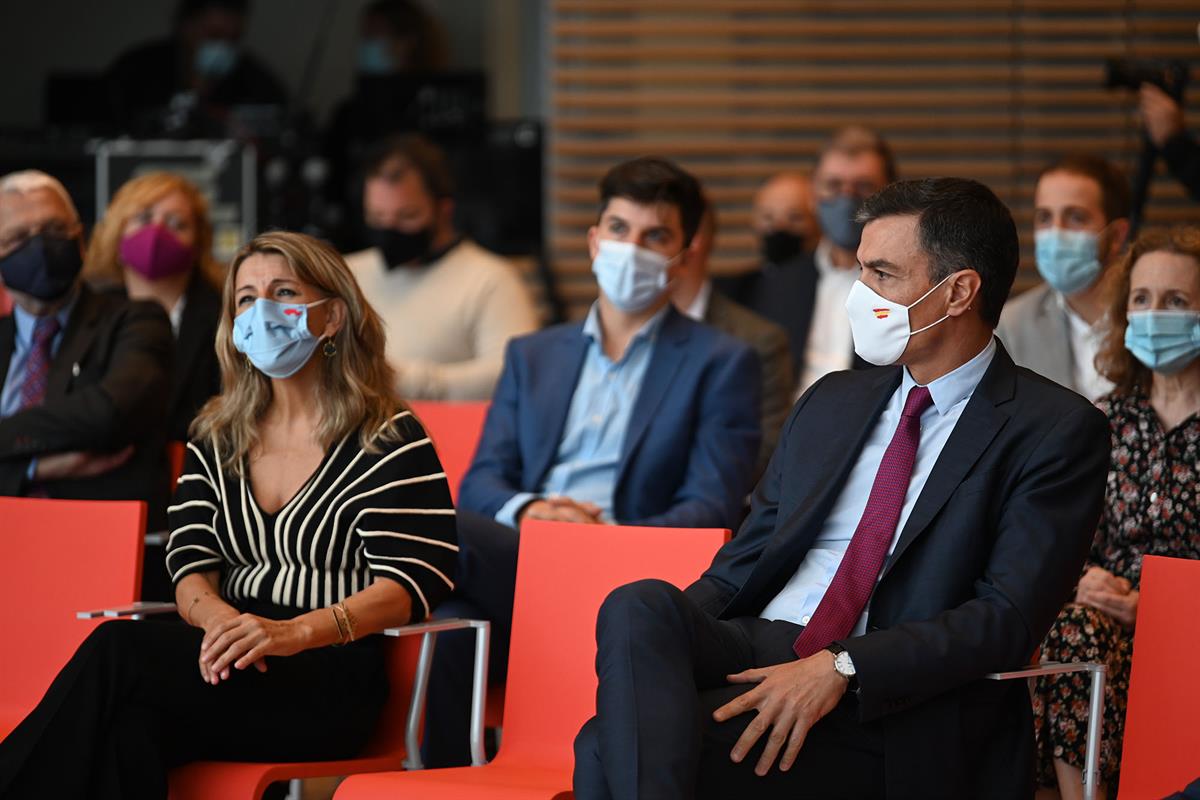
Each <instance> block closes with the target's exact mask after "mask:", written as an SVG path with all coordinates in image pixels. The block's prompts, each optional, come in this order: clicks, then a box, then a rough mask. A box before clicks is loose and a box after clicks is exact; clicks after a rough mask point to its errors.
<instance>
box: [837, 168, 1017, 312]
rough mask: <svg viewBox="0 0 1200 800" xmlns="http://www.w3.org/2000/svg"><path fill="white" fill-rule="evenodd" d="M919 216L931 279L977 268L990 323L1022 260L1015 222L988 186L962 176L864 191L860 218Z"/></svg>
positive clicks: (920, 237)
mask: <svg viewBox="0 0 1200 800" xmlns="http://www.w3.org/2000/svg"><path fill="white" fill-rule="evenodd" d="M897 216H915V217H917V238H918V241H919V242H920V244H921V249H922V250H924V251H925V253H926V254H927V255H928V256H929V279H930V281H932V282H933V283H937V282H938V281H940V280H942V279H944V278H945V277H946V276H947V275H950V274H951V273H954V272H957V271H959V270H960V269H973V270H975V271H976V272H978V273H979V277H980V279H981V286H980V288H979V303H980V306H979V315H980V316H981V317H983V319H984V320H986V321H987V322H988V324H990V325H991V326H992V327H993V328H994V327H996V325H997V324H999V322H1000V309H1002V308H1003V307H1004V301H1005V300H1007V299H1008V293H1009V291H1010V290H1011V289H1012V284H1013V279H1014V278H1016V276H1017V264H1018V263H1019V262H1020V259H1021V253H1020V246H1019V245H1018V242H1017V226H1016V224H1015V223H1014V222H1013V218H1012V214H1011V213H1010V212H1009V210H1008V206H1006V205H1004V203H1002V202H1000V198H999V197H996V195H995V193H993V192H992V190H991V189H989V188H988V187H986V186H984V185H983V184H982V183H979V182H978V181H972V180H968V179H966V178H925V179H923V180H914V181H899V182H897V183H893V184H890V185H889V186H887V187H886V188H884V189H882V190H881V191H879V192H877V193H876V194H873V195H871V196H870V197H868V198H867V199H866V200H865V201H864V202H863V205H862V209H861V210H859V212H858V220H859V222H864V223H866V222H871V221H872V220H877V219H882V218H884V217H897Z"/></svg>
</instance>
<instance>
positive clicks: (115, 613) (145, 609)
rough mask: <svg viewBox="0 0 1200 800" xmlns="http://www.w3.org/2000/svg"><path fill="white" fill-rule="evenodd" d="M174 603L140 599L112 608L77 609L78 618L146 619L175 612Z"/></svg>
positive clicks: (76, 615) (76, 616)
mask: <svg viewBox="0 0 1200 800" xmlns="http://www.w3.org/2000/svg"><path fill="white" fill-rule="evenodd" d="M174 613H175V604H174V603H161V602H158V601H154V600H139V601H137V602H136V603H130V604H129V605H127V606H114V607H112V608H97V609H93V610H91V611H76V612H75V618H76V619H97V618H99V617H104V618H106V619H119V618H120V617H129V618H130V619H145V618H146V617H148V616H150V615H151V614H174Z"/></svg>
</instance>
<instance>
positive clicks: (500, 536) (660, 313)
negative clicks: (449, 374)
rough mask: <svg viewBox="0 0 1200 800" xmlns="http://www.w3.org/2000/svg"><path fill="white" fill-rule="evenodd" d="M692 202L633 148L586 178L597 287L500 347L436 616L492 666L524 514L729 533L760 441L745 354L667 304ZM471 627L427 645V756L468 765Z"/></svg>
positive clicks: (752, 361)
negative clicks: (452, 571)
mask: <svg viewBox="0 0 1200 800" xmlns="http://www.w3.org/2000/svg"><path fill="white" fill-rule="evenodd" d="M703 209H704V200H703V197H702V195H701V193H700V186H699V184H698V183H697V182H696V179H695V178H693V177H692V176H691V175H689V174H688V173H686V172H684V171H683V170H681V169H680V168H679V167H677V166H676V165H675V164H673V163H671V162H670V161H666V160H664V159H660V158H639V159H635V160H633V161H628V162H625V163H623V164H619V165H618V166H616V167H614V168H612V169H611V170H609V172H608V174H606V175H605V176H604V178H603V179H602V180H601V182H600V216H599V219H598V220H597V222H596V224H595V225H594V226H593V227H592V228H591V229H590V230H589V231H588V235H587V241H588V251H589V253H590V255H591V257H592V271H593V272H594V273H595V275H596V279H597V281H598V282H599V284H600V297H599V299H598V300H597V301H596V303H595V304H594V305H593V306H592V309H591V311H590V312H589V313H588V316H587V319H586V320H585V321H584V322H583V323H571V324H565V325H559V326H556V327H553V328H550V329H548V330H545V331H541V332H540V333H535V334H533V335H531V336H525V337H521V338H519V339H516V340H514V341H513V342H512V344H510V345H509V347H508V353H507V355H506V357H505V362H504V374H503V375H502V376H501V378H500V383H499V385H498V386H497V387H496V395H495V397H494V398H493V399H492V406H491V409H490V411H489V412H488V417H487V422H486V424H485V426H484V431H483V437H482V440H481V441H480V444H479V449H478V451H477V452H476V454H475V460H474V463H472V465H471V469H470V470H469V471H468V473H467V475H466V476H465V477H464V479H463V483H462V489H461V491H460V493H459V524H458V531H459V537H460V539H461V542H462V549H461V551H460V554H459V581H458V584H457V586H456V587H455V594H454V596H453V597H452V598H451V600H450V601H449V602H448V604H447V606H446V608H445V609H443V611H442V612H441V614H444V615H446V616H458V617H474V618H482V619H488V620H491V621H492V665H493V666H494V667H495V670H494V671H493V675H494V676H497V677H499V676H502V675H503V674H504V670H505V668H506V665H507V661H508V635H509V631H510V629H511V625H512V602H513V590H514V584H515V578H516V566H517V544H518V533H517V529H518V528H519V527H520V525H521V521H522V520H524V519H543V520H562V521H567V522H578V523H586V524H604V523H618V524H623V525H657V526H669V527H683V528H725V527H734V526H736V525H737V522H738V520H740V519H741V517H742V513H743V504H744V502H745V498H746V493H747V492H748V491H749V490H750V486H751V478H752V476H753V474H754V467H755V459H756V458H757V457H758V449H759V443H760V438H761V437H760V423H759V413H760V411H759V410H760V408H761V403H760V399H759V387H760V386H761V374H760V373H761V369H760V366H759V360H758V357H757V355H755V353H754V350H753V349H752V348H751V347H750V346H749V345H747V344H744V343H742V342H741V341H739V340H737V339H734V338H733V337H731V336H728V335H726V334H724V333H721V332H720V331H718V330H716V329H714V328H711V327H709V326H707V325H702V324H700V323H697V322H694V321H693V320H691V319H688V318H687V317H685V316H684V315H682V314H680V313H678V312H677V311H676V310H675V309H674V307H673V306H672V305H671V303H670V295H671V291H670V288H669V287H670V283H671V281H672V280H673V279H674V278H675V277H676V276H677V275H678V274H679V272H680V270H681V269H682V267H681V266H680V262H681V261H682V260H684V259H686V258H687V257H688V245H689V244H690V243H691V241H692V238H693V237H694V236H695V234H696V230H697V228H698V226H699V224H700V216H701V213H702V212H703ZM473 649H474V644H473V637H472V636H470V635H468V636H448V635H445V634H443V635H442V636H440V637H439V639H438V646H437V650H436V651H435V654H434V659H435V663H434V667H433V671H432V677H431V682H430V690H429V691H430V693H429V706H428V711H427V713H426V718H425V743H426V752H427V755H428V759H427V762H428V763H429V764H430V765H434V766H449V765H453V764H465V763H468V761H469V757H468V748H467V738H468V737H467V732H468V730H469V726H468V724H467V723H468V718H469V712H470V707H469V701H470V678H471V654H472V652H473Z"/></svg>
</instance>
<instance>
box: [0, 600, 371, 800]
mask: <svg viewBox="0 0 1200 800" xmlns="http://www.w3.org/2000/svg"><path fill="white" fill-rule="evenodd" d="M294 613H295V612H294V610H293V611H292V612H291V614H294ZM289 615H290V614H289ZM264 616H265V614H264ZM203 637H204V632H203V631H202V630H200V629H198V628H193V627H191V626H189V625H185V624H183V623H182V622H179V621H173V622H167V621H144V622H132V621H124V620H122V621H115V622H107V623H105V624H103V625H101V626H99V627H98V628H96V630H95V631H93V632H92V634H91V635H90V636H89V637H88V638H87V639H86V640H85V641H84V642H83V644H81V645H80V646H79V649H78V650H77V651H76V653H75V655H74V656H73V657H72V658H71V660H70V661H69V662H67V665H66V666H65V667H63V669H62V671H61V672H60V673H59V674H58V677H57V678H55V680H54V683H53V684H51V686H50V688H49V689H48V690H47V692H46V696H45V697H44V698H42V701H41V702H40V703H39V704H38V706H37V708H35V709H34V710H33V711H32V712H31V713H30V714H29V716H28V717H26V718H25V720H24V721H23V722H22V723H21V724H20V725H19V726H18V727H17V728H16V730H14V731H13V732H12V733H11V734H10V735H9V736H8V738H7V739H5V740H4V741H3V742H0V797H4V798H6V799H7V800H23V798H55V800H69V799H70V798H104V799H106V800H107V798H113V799H114V800H115V799H116V798H125V800H141V798H156V800H162V799H163V798H166V796H167V771H168V769H170V768H171V767H173V766H177V765H179V764H183V763H186V762H188V761H195V760H201V759H205V760H207V759H216V760H229V761H318V760H327V759H340V758H350V757H353V756H354V755H356V754H357V753H358V752H359V751H360V750H361V748H362V747H363V745H364V744H365V743H366V741H367V739H368V738H369V737H370V735H371V732H372V731H373V730H374V726H375V721H376V719H377V717H378V714H379V710H380V708H381V707H382V705H383V703H384V701H385V700H386V699H387V673H386V666H385V662H384V658H383V648H382V641H381V640H380V638H379V637H375V636H372V637H368V638H366V639H364V640H362V641H360V642H356V643H354V644H351V645H348V646H346V647H340V648H333V647H325V648H321V649H318V650H309V651H305V652H303V653H299V654H297V655H294V656H289V657H287V658H269V659H268V662H267V663H268V669H267V671H266V672H265V673H260V672H259V671H258V670H256V669H253V668H251V669H247V670H231V673H232V674H231V676H230V679H229V680H228V681H222V682H221V683H219V684H218V685H216V686H212V685H210V684H207V683H205V682H204V681H203V680H202V679H201V677H200V670H199V666H198V663H199V655H200V641H201V639H203ZM9 657H11V658H14V659H15V658H17V657H19V654H15V653H14V654H10V656H9Z"/></svg>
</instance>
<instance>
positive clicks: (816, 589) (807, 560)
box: [759, 338, 996, 636]
mask: <svg viewBox="0 0 1200 800" xmlns="http://www.w3.org/2000/svg"><path fill="white" fill-rule="evenodd" d="M995 354H996V340H995V338H993V339H992V340H991V341H989V342H988V344H987V346H986V347H984V348H983V350H982V351H980V353H979V354H978V355H977V356H975V357H974V358H972V359H971V360H970V361H968V362H967V363H965V364H963V365H962V366H960V367H959V368H958V369H956V370H954V371H953V372H950V373H947V374H945V375H943V376H942V377H940V378H938V379H937V380H935V381H933V382H931V383H930V384H929V386H928V388H929V394H930V396H931V397H932V398H933V405H931V406H930V407H929V408H928V409H926V410H925V413H924V414H922V415H921V442H920V445H919V446H918V447H917V457H916V460H915V462H914V463H913V471H912V477H911V478H910V479H909V482H908V491H907V492H906V493H905V495H904V508H903V509H902V510H901V511H900V522H899V523H898V524H897V525H896V531H895V533H893V534H892V542H891V544H890V545H889V547H888V555H891V552H892V550H894V549H895V547H896V541H897V540H898V539H899V538H900V532H901V531H903V530H904V525H905V523H906V522H908V516H909V514H911V513H912V510H913V506H914V505H916V502H917V498H918V497H920V496H921V490H922V489H924V488H925V481H926V480H928V478H929V473H930V471H932V470H933V465H934V464H935V463H937V460H938V456H939V455H941V452H942V448H943V447H945V446H946V441H947V440H948V439H949V438H950V434H951V433H952V432H953V431H954V426H955V424H956V423H957V422H958V418H959V417H961V416H962V412H963V409H964V408H966V407H967V401H968V400H970V399H971V395H972V394H974V392H975V387H976V386H978V385H979V381H980V380H981V379H982V378H983V374H984V373H985V372H987V368H988V366H989V365H990V364H991V363H992V357H993V356H994V355H995ZM916 385H917V382H916V381H915V380H913V377H912V375H910V374H909V372H908V369H907V368H905V370H904V376H903V378H902V379H901V381H900V387H899V388H898V389H896V391H895V392H894V393H893V394H892V397H891V399H890V400H889V401H888V404H887V406H886V407H885V408H884V410H883V414H882V416H880V418H879V422H878V423H876V425H875V429H874V430H873V431H872V432H871V435H870V437H869V438H868V439H867V443H866V445H865V446H864V447H863V449H862V452H861V453H860V454H859V456H858V462H857V463H856V464H855V465H854V468H853V469H852V470H851V471H850V477H849V479H848V480H847V481H846V485H845V487H843V489H842V493H841V495H840V496H839V497H838V499H837V503H835V504H834V507H833V511H832V512H830V514H829V517H828V519H826V520H825V525H824V527H823V528H822V529H821V532H820V533H819V534H818V535H817V538H816V540H815V541H814V542H813V545H812V547H811V548H810V549H809V551H808V554H807V555H806V556H805V557H804V561H802V562H800V566H799V568H798V569H797V570H796V573H795V574H794V575H792V577H791V579H790V580H789V581H788V582H787V585H786V586H784V587H783V590H782V591H780V592H779V594H777V595H776V596H775V598H774V599H773V600H772V601H771V602H770V603H768V604H767V607H766V608H764V609H763V610H762V613H761V614H760V615H759V616H760V617H762V618H763V619H772V620H776V619H781V620H787V621H788V622H794V623H797V624H799V625H807V624H808V622H809V620H810V619H811V618H812V615H813V613H814V612H815V611H816V610H817V606H818V605H819V604H820V602H821V598H822V597H824V596H825V590H826V589H828V588H829V584H830V583H832V582H833V576H834V575H835V574H836V573H837V570H838V567H839V566H840V565H841V563H842V556H844V555H845V554H846V548H848V547H849V546H850V539H851V538H852V537H853V536H854V531H855V529H857V528H858V522H859V520H860V519H861V518H862V515H863V511H865V510H866V507H867V498H868V497H869V496H870V494H871V486H872V485H874V483H875V474H876V473H877V472H879V465H880V463H881V462H882V461H883V454H884V451H886V450H887V446H888V444H890V443H891V441H892V436H893V435H894V434H895V433H896V426H897V425H899V424H900V412H901V411H902V410H903V409H904V402H905V399H906V398H907V397H908V392H909V390H910V389H912V388H913V387H914V386H916ZM869 610H870V606H869V605H868V606H867V609H865V610H864V611H863V613H862V616H861V617H859V620H858V624H857V625H855V627H854V630H853V632H852V633H851V636H861V635H862V634H864V633H866V630H867V612H868V611H869Z"/></svg>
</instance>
